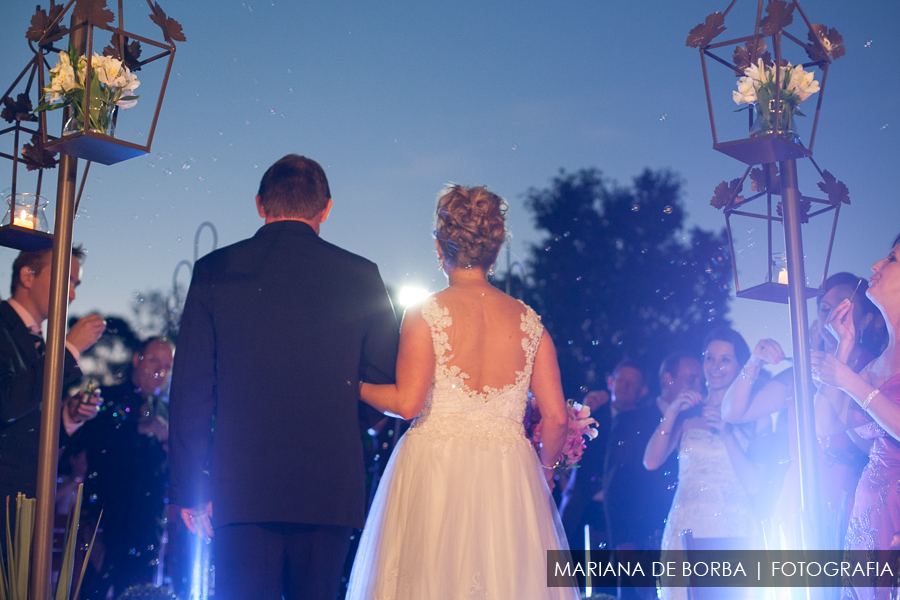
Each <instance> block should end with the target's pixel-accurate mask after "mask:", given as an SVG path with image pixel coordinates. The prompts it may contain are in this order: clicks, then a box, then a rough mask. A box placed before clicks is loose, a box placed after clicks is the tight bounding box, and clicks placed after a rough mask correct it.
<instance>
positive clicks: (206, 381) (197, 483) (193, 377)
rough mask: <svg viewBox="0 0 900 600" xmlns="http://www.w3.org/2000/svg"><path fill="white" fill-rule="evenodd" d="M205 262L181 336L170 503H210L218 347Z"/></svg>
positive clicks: (197, 270) (198, 269)
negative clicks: (209, 491)
mask: <svg viewBox="0 0 900 600" xmlns="http://www.w3.org/2000/svg"><path fill="white" fill-rule="evenodd" d="M210 290H211V284H210V281H209V277H208V274H207V269H206V262H205V261H203V260H200V261H198V262H197V264H196V265H195V266H194V275H193V277H192V279H191V286H190V288H189V289H188V294H187V298H186V300H185V303H184V313H183V315H182V318H181V327H180V329H179V332H178V349H177V351H176V352H175V364H174V367H173V370H172V389H171V395H170V398H169V415H170V421H169V432H170V435H169V437H170V440H169V442H170V444H169V469H170V491H169V494H170V499H171V502H172V504H176V505H178V506H197V505H199V504H201V503H203V502H206V501H207V500H209V493H208V482H207V478H208V472H207V464H208V460H209V450H210V440H211V430H212V418H213V413H214V411H215V406H216V349H215V331H214V328H213V321H212V305H211V295H210Z"/></svg>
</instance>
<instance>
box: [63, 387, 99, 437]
mask: <svg viewBox="0 0 900 600" xmlns="http://www.w3.org/2000/svg"><path fill="white" fill-rule="evenodd" d="M83 397H84V392H82V391H81V390H79V391H77V392H75V393H74V394H72V395H71V396H69V397H68V398H66V399H65V400H63V410H62V419H63V426H64V427H65V428H66V433H68V434H69V435H72V434H73V433H75V432H76V431H77V430H78V428H79V427H81V426H82V425H84V423H85V421H90V420H91V419H93V418H94V417H96V416H97V414H98V413H99V412H100V406H101V405H102V404H103V398H101V397H100V389H99V388H98V389H95V390H94V391H93V392H92V393H91V395H90V397H89V398H88V401H87V402H82V399H83Z"/></svg>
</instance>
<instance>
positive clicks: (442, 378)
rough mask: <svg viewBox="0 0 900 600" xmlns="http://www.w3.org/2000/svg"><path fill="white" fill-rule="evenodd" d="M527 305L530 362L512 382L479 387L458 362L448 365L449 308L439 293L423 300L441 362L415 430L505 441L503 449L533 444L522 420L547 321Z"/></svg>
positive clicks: (525, 319) (524, 322)
mask: <svg viewBox="0 0 900 600" xmlns="http://www.w3.org/2000/svg"><path fill="white" fill-rule="evenodd" d="M522 306H523V307H524V308H525V310H524V311H523V313H522V317H521V319H522V324H521V330H522V332H523V333H524V334H525V336H524V337H523V338H522V348H523V349H524V350H525V366H524V367H523V369H522V370H521V371H518V372H517V373H516V379H515V381H514V382H513V383H511V384H508V385H506V386H504V387H502V388H491V387H490V386H484V388H483V389H482V391H480V392H476V391H473V390H470V389H469V387H468V386H467V385H466V380H467V379H469V376H468V375H467V374H466V373H463V372H461V371H460V368H459V367H458V366H455V365H450V364H449V361H450V360H451V359H452V358H453V354H452V351H453V349H452V348H451V347H450V343H449V337H448V335H447V332H446V331H444V329H445V328H446V327H449V326H451V325H452V324H453V319H452V317H451V316H450V310H449V309H448V308H446V307H443V308H442V307H441V306H439V305H438V303H437V300H436V299H435V298H434V296H432V297H430V298H428V299H427V300H426V301H425V302H424V303H423V305H422V317H423V318H424V319H425V322H426V323H427V324H428V327H429V329H430V330H431V338H432V343H433V344H434V354H435V363H436V364H435V373H434V382H433V383H432V386H431V389H430V390H429V393H428V397H427V398H426V400H425V405H424V407H423V408H422V412H421V413H420V414H419V416H418V417H417V418H416V422H415V423H414V424H413V426H412V429H411V430H410V433H411V434H413V435H417V434H419V435H424V434H428V435H434V436H436V437H442V438H447V437H456V436H467V437H470V438H472V439H473V441H474V442H475V443H479V441H483V442H488V441H489V440H500V441H502V442H503V443H502V445H501V451H503V452H506V451H507V450H509V449H510V448H511V447H512V446H513V445H514V444H518V443H528V441H527V440H526V439H525V434H524V427H523V425H522V420H523V418H524V416H525V403H526V402H527V399H528V388H529V386H530V385H531V374H532V369H533V364H534V357H535V355H536V354H537V348H538V346H539V345H540V340H541V335H542V333H543V326H542V325H541V321H540V317H538V316H537V314H536V313H535V312H534V311H533V310H531V308H529V307H528V306H527V305H525V304H524V303H523V304H522Z"/></svg>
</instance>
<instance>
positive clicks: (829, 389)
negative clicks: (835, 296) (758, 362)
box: [811, 236, 900, 598]
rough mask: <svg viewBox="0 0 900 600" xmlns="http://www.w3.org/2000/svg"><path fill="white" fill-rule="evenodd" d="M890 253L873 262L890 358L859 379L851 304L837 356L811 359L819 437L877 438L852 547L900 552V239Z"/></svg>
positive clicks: (841, 309) (874, 290)
mask: <svg viewBox="0 0 900 600" xmlns="http://www.w3.org/2000/svg"><path fill="white" fill-rule="evenodd" d="M893 246H894V247H893V248H892V249H891V251H890V253H888V256H887V257H886V258H884V259H882V260H880V261H878V262H877V263H875V264H874V265H872V273H873V275H872V277H871V278H870V279H869V288H868V290H867V291H866V296H868V298H869V299H870V300H871V301H872V302H873V303H874V304H875V306H877V307H878V310H879V311H881V314H882V316H883V317H884V321H885V323H886V324H887V330H888V345H887V349H886V350H885V351H884V353H883V354H882V355H881V356H879V357H878V358H876V359H875V360H874V361H872V362H871V363H870V364H869V365H868V366H867V367H866V368H865V369H863V370H862V371H861V372H860V373H859V375H857V374H856V373H854V372H853V369H852V368H850V367H849V366H847V363H848V362H849V358H850V349H851V348H852V346H853V343H854V340H855V339H856V331H855V329H854V323H853V319H852V318H851V317H850V315H851V314H852V311H853V304H852V303H851V302H850V301H849V300H845V301H844V302H842V303H841V304H839V305H838V306H837V307H835V309H834V310H833V311H832V315H831V318H830V319H829V322H828V326H829V328H830V329H831V330H832V332H833V333H834V336H835V337H836V338H838V339H839V340H840V343H839V344H838V348H837V350H835V352H834V354H829V353H825V352H813V353H812V354H811V364H812V375H813V379H815V380H817V381H819V382H821V383H822V384H823V385H822V386H821V387H820V388H819V391H818V393H817V394H816V433H818V434H819V435H831V434H832V433H835V432H837V431H842V430H846V429H848V428H852V429H855V430H856V433H858V434H859V435H860V436H862V437H863V438H864V439H867V440H872V444H871V449H870V450H869V464H868V465H866V468H865V470H864V471H863V474H862V477H861V478H860V480H859V485H858V486H857V488H856V501H855V503H854V504H853V513H852V515H851V517H850V525H849V527H848V528H847V537H846V544H845V546H846V547H847V548H850V549H851V550H889V549H894V548H898V547H900V535H898V534H900V489H898V485H897V482H898V481H900V441H898V440H900V340H898V339H897V332H898V331H900V262H898V259H900V236H897V238H896V239H895V240H894V244H893ZM851 594H852V592H850V591H849V590H848V591H847V592H846V596H845V597H859V598H888V597H889V595H890V588H889V587H867V586H866V584H863V585H862V586H860V587H858V588H857V589H856V594H855V595H851Z"/></svg>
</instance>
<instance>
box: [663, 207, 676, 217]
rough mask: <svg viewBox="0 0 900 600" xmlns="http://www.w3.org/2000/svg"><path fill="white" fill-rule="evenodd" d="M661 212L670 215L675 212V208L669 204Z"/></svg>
mask: <svg viewBox="0 0 900 600" xmlns="http://www.w3.org/2000/svg"><path fill="white" fill-rule="evenodd" d="M663 212H664V213H666V214H667V215H671V214H672V213H673V212H675V209H674V208H672V207H671V206H666V207H665V208H664V209H663Z"/></svg>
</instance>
